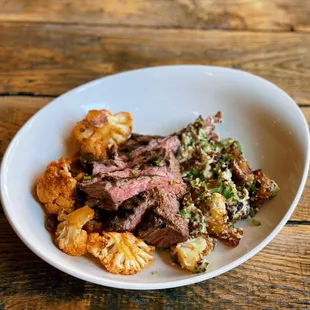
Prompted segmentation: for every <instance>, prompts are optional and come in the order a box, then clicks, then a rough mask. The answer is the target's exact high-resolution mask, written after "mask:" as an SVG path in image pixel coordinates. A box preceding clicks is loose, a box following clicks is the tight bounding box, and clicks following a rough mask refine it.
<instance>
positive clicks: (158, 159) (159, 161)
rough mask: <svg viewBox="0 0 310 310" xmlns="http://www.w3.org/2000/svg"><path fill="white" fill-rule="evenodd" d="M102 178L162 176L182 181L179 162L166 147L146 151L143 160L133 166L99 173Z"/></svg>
mask: <svg viewBox="0 0 310 310" xmlns="http://www.w3.org/2000/svg"><path fill="white" fill-rule="evenodd" d="M99 175H100V177H101V178H104V177H119V178H132V177H139V176H162V177H168V178H171V179H176V180H179V181H181V175H180V169H179V163H178V161H177V160H176V158H175V156H174V155H173V154H172V153H171V152H170V151H167V150H165V149H156V150H152V151H149V152H146V153H145V154H144V156H143V157H141V160H140V161H139V162H138V163H136V165H135V166H132V167H131V168H126V169H123V170H117V171H110V172H106V173H99Z"/></svg>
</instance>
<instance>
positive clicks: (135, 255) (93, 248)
mask: <svg viewBox="0 0 310 310" xmlns="http://www.w3.org/2000/svg"><path fill="white" fill-rule="evenodd" d="M87 251H88V252H89V253H91V254H93V255H94V256H95V257H98V258H99V259H100V261H101V263H102V264H103V266H104V267H105V268H106V269H107V271H109V272H111V273H114V274H123V275H130V274H135V273H137V272H138V271H140V270H142V269H144V268H146V267H147V266H148V265H149V264H150V262H151V261H152V260H153V259H154V258H153V252H154V247H152V246H149V245H147V244H146V243H145V242H144V241H142V240H141V239H138V238H137V237H135V236H134V235H133V234H132V233H130V232H124V233H116V232H108V233H104V234H103V236H100V235H99V234H98V233H93V234H90V235H89V236H88V241H87Z"/></svg>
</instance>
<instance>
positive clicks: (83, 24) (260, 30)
mask: <svg viewBox="0 0 310 310" xmlns="http://www.w3.org/2000/svg"><path fill="white" fill-rule="evenodd" d="M1 23H2V24H4V23H6V24H24V23H27V24H34V25H35V24H45V25H60V26H90V27H107V28H131V29H150V30H157V29H158V30H161V29H163V30H178V29H179V30H197V31H235V32H256V33H288V32H295V33H305V34H307V33H309V34H310V30H308V29H296V28H295V27H294V26H290V27H288V28H287V30H284V29H272V28H271V29H253V28H244V29H238V28H228V27H215V26H209V27H204V26H200V25H197V26H195V27H182V26H152V25H128V24H100V23H87V22H84V23H77V22H60V21H55V22H53V21H48V22H44V21H33V20H22V21H20V20H18V21H15V20H5V19H0V24H1Z"/></svg>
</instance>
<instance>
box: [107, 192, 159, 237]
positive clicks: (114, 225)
mask: <svg viewBox="0 0 310 310" xmlns="http://www.w3.org/2000/svg"><path fill="white" fill-rule="evenodd" d="M153 204H154V200H153V199H152V194H151V192H145V193H143V194H142V195H138V196H135V197H133V198H131V199H129V200H127V201H126V202H125V205H124V206H122V208H124V207H127V211H125V212H118V214H117V215H116V216H115V218H114V219H112V220H111V221H110V222H109V223H107V225H106V226H105V231H117V232H123V231H134V230H135V229H136V228H137V226H138V225H139V224H140V223H141V221H142V217H143V215H144V214H145V212H146V211H147V209H149V208H150V207H152V205H153ZM130 205H131V210H128V209H129V208H130Z"/></svg>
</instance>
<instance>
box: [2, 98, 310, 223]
mask: <svg viewBox="0 0 310 310" xmlns="http://www.w3.org/2000/svg"><path fill="white" fill-rule="evenodd" d="M52 99H53V98H39V97H22V96H7V97H0V115H1V117H0V160H1V158H2V156H3V154H4V152H5V150H6V148H7V146H8V144H9V142H10V141H11V140H12V138H13V137H14V135H15V134H16V133H17V131H18V130H19V129H20V127H21V126H22V125H23V124H24V123H25V122H26V121H27V120H28V119H29V118H30V117H31V116H32V115H33V114H34V113H35V112H36V111H38V110H39V109H40V108H42V107H43V106H44V105H46V104H47V103H48V102H50V101H51V100H52ZM301 110H302V112H303V113H304V115H305V116H306V119H307V120H308V123H309V124H310V108H308V107H306V108H302V109H301ZM309 201H310V176H309V177H308V180H307V184H306V187H305V190H304V193H303V195H302V197H301V199H300V202H299V204H298V207H297V208H296V210H295V212H294V214H293V215H292V217H291V220H297V221H302V220H304V221H310V208H309ZM0 210H1V204H0Z"/></svg>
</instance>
